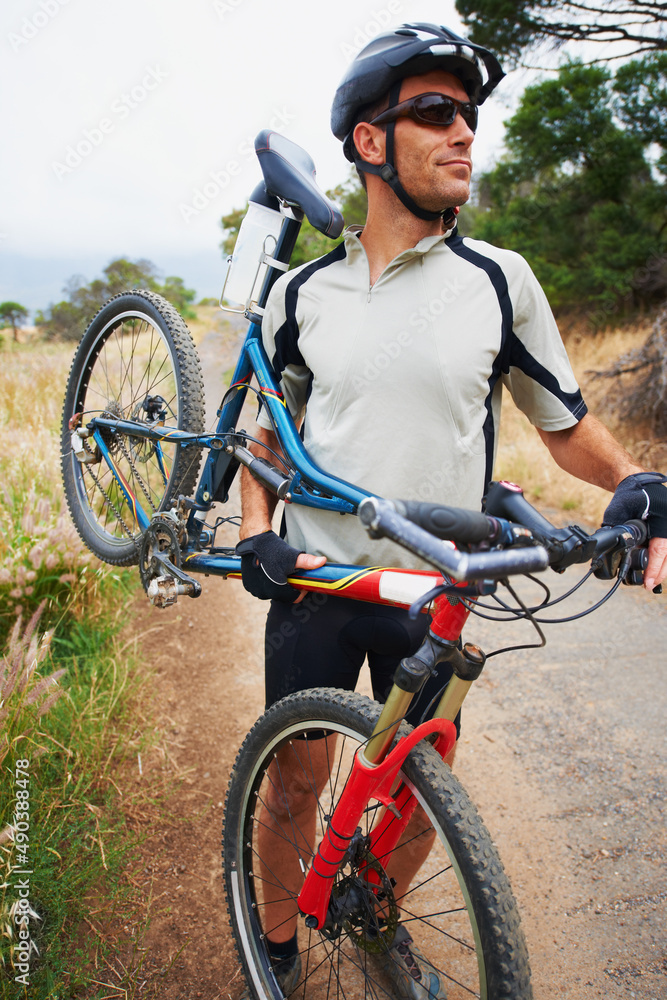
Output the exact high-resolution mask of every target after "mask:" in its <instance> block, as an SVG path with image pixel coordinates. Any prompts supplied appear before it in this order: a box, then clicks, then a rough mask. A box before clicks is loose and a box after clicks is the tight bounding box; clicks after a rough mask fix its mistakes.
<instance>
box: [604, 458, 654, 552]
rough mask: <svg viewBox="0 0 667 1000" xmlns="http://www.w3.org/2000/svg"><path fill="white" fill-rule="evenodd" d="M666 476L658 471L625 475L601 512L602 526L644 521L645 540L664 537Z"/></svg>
mask: <svg viewBox="0 0 667 1000" xmlns="http://www.w3.org/2000/svg"><path fill="white" fill-rule="evenodd" d="M665 482H667V476H663V475H662V474H661V473H660V472H637V473H635V474H634V475H632V476H626V478H625V479H623V480H622V481H621V482H620V483H619V484H618V486H617V487H616V492H615V493H614V495H613V497H612V499H611V502H610V504H609V506H608V507H607V509H606V511H605V512H604V517H603V519H602V523H603V524H623V523H624V522H625V521H629V520H634V519H641V520H642V521H646V524H647V527H648V532H649V538H655V537H658V538H667V489H665V487H664V485H663V483H665Z"/></svg>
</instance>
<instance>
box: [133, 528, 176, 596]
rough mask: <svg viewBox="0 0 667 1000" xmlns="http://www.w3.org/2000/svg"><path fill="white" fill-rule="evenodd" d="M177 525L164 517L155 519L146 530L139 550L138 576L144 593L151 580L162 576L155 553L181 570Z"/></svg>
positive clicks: (161, 567) (162, 572) (160, 566)
mask: <svg viewBox="0 0 667 1000" xmlns="http://www.w3.org/2000/svg"><path fill="white" fill-rule="evenodd" d="M180 534H181V532H180V531H179V528H178V525H177V524H176V523H175V522H174V521H172V520H171V518H166V517H155V518H153V520H152V521H151V523H150V524H149V525H148V527H147V528H146V531H145V532H144V534H143V536H142V539H141V548H140V550H139V574H140V576H141V583H142V585H143V588H144V590H145V591H148V586H149V584H150V582H151V580H154V579H156V578H157V577H161V576H164V566H163V564H162V563H161V562H159V561H158V560H157V559H156V558H155V553H156V552H159V553H160V554H161V555H166V556H167V558H168V559H169V561H170V562H171V563H173V565H174V566H176V568H177V569H180V568H181V544H180V538H179V535H180Z"/></svg>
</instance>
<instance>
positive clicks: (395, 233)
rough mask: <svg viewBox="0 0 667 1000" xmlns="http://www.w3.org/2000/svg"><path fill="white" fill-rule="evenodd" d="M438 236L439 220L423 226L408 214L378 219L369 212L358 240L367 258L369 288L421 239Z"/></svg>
mask: <svg viewBox="0 0 667 1000" xmlns="http://www.w3.org/2000/svg"><path fill="white" fill-rule="evenodd" d="M442 232H443V228H442V223H441V221H440V220H439V219H436V220H435V221H434V222H426V221H425V220H423V219H418V218H417V217H416V216H415V215H412V214H411V213H409V212H407V213H405V212H396V213H391V215H389V214H388V213H383V214H382V215H379V214H377V213H373V212H371V211H369V213H368V218H367V219H366V223H365V225H364V229H363V232H362V233H361V235H360V237H359V239H360V241H361V243H362V245H363V247H364V249H365V251H366V256H367V257H368V264H369V268H370V282H371V285H374V284H375V282H376V281H377V279H378V278H379V277H380V275H381V274H382V272H383V271H384V269H385V268H386V267H387V265H388V264H390V263H391V262H392V260H394V259H395V258H396V257H398V255H399V254H401V253H403V252H404V251H405V250H411V249H412V247H414V246H416V245H417V244H418V243H419V241H420V240H423V239H424V237H425V236H438V235H441V234H442Z"/></svg>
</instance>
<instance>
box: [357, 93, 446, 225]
mask: <svg viewBox="0 0 667 1000" xmlns="http://www.w3.org/2000/svg"><path fill="white" fill-rule="evenodd" d="M401 83H402V81H401V80H397V81H396V82H395V83H394V84H393V85H392V88H391V90H390V91H389V105H388V107H389V108H393V107H395V106H396V105H397V104H398V98H399V95H400V92H401ZM395 127H396V122H388V123H387V125H386V126H385V128H386V136H387V143H386V150H385V157H386V161H385V163H383V164H382V166H378V165H377V164H376V163H367V162H366V160H362V159H361V157H360V156H359V154H358V153H357V152H356V148H354V144H353V148H354V152H355V154H356V155H355V157H354V162H355V165H356V166H357V167H358V168H359V169H360V170H363V171H364V173H367V174H377V175H378V176H379V177H381V178H382V180H383V181H384V182H385V183H386V184H388V185H389V187H390V188H391V189H392V191H393V192H394V194H395V195H396V197H397V198H398V199H399V201H401V202H402V203H403V205H405V207H406V208H407V210H408V211H409V212H412V214H413V215H416V216H417V218H418V219H424V221H425V222H435V220H436V219H442V220H443V222H445V223H450V222H453V221H454V219H455V218H456V213H455V212H454V209H453V208H446V209H445V210H444V211H442V212H431V211H429V210H428V209H426V208H421V207H420V206H419V205H418V204H417V203H416V202H415V201H413V200H412V198H411V197H410V195H409V194H408V192H407V191H406V190H405V188H404V187H403V185H402V184H401V182H400V180H399V178H398V172H397V170H396V167H395V166H394V128H395Z"/></svg>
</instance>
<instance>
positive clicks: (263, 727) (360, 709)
mask: <svg viewBox="0 0 667 1000" xmlns="http://www.w3.org/2000/svg"><path fill="white" fill-rule="evenodd" d="M379 712H380V706H379V705H377V704H376V703H375V702H370V701H369V700H368V699H366V698H363V697H361V696H359V695H356V694H349V693H346V692H341V691H336V690H333V689H319V690H312V691H306V692H303V693H301V694H298V695H293V696H291V697H289V698H285V699H284V700H283V701H282V702H279V703H278V704H277V705H275V706H273V707H272V708H271V709H270V710H269V711H268V712H267V713H266V714H265V715H264V716H262V718H261V719H260V720H259V721H258V722H257V723H256V725H255V726H254V728H253V729H252V730H251V732H250V733H249V734H248V737H247V738H246V740H245V742H244V744H243V747H242V748H241V751H240V753H239V755H238V758H237V760H236V764H235V767H234V770H233V773H232V777H231V781H230V785H229V791H228V795H227V803H226V810H225V826H224V831H223V857H224V872H225V882H226V891H227V901H228V906H229V911H230V915H231V923H232V929H233V932H234V935H235V938H236V944H237V948H238V951H239V954H240V958H241V961H242V963H243V966H244V971H245V974H246V978H247V982H248V986H249V987H250V991H251V995H252V996H254V997H257V998H260V997H261V998H266V997H271V998H280V997H282V996H283V993H282V991H281V989H280V987H279V985H278V981H277V979H276V973H275V967H274V963H273V961H272V959H271V957H270V955H269V951H268V948H267V945H266V937H267V936H270V937H271V938H272V939H274V940H281V938H282V937H283V936H284V934H281V927H283V928H284V927H285V926H286V924H285V920H286V904H287V907H288V908H289V906H290V905H291V910H292V914H293V915H296V914H298V905H297V901H296V897H297V894H298V888H297V889H295V888H294V887H293V886H290V885H288V884H286V882H285V881H284V880H283V879H282V877H281V876H280V874H279V873H278V872H277V870H276V861H275V856H271V857H269V856H264V857H263V856H262V853H263V851H264V848H263V846H262V844H263V843H266V835H265V833H263V831H265V830H266V828H267V824H268V825H273V826H274V829H275V824H274V822H273V819H272V807H271V806H270V805H269V802H274V801H275V790H276V788H278V789H282V791H281V793H280V794H281V795H284V800H285V801H286V802H287V804H288V805H287V811H288V819H287V821H284V820H282V819H281V824H280V831H281V832H280V847H281V850H280V853H281V854H284V855H290V854H292V855H293V856H294V857H295V859H296V861H297V863H298V865H299V867H300V870H301V871H302V872H304V873H305V871H306V870H307V868H308V867H309V866H310V864H311V863H312V859H313V857H314V853H315V851H316V849H317V845H318V843H319V840H320V839H321V838H322V836H324V834H325V830H326V826H327V818H328V816H329V815H330V814H331V812H332V810H333V808H334V806H335V804H336V802H337V800H338V798H339V796H340V793H341V791H342V789H343V787H344V784H345V780H346V776H347V773H348V772H349V768H350V766H351V762H352V758H353V755H354V753H355V751H356V750H357V748H358V747H359V746H360V745H362V744H363V743H364V742H365V741H366V740H367V739H368V737H369V735H370V734H371V732H372V729H373V726H374V724H375V721H376V719H377V716H378V714H379ZM323 757H326V765H327V767H326V769H327V771H328V777H327V778H326V780H325V781H323V780H322V777H321V774H322V768H321V764H316V763H315V761H317V760H318V759H319V761H321V760H322V759H323ZM291 760H292V761H294V760H298V765H297V769H296V771H295V769H294V767H292V770H291V772H290V761H291ZM311 761H312V762H313V763H312V766H311V763H310V762H311ZM299 772H301V777H300V778H299V782H298V783H299V784H300V785H301V787H302V788H303V787H305V788H306V789H309V790H310V791H309V792H306V797H307V796H308V795H310V796H311V798H312V806H311V808H312V810H313V811H315V812H316V815H317V834H316V837H315V841H314V842H313V843H309V842H308V838H307V837H306V836H305V833H304V831H305V830H306V827H307V821H306V820H305V819H304V817H305V810H304V808H303V793H300V795H301V798H299V797H297V796H295V795H294V787H295V785H296V783H297V782H296V781H295V779H294V775H295V774H298V773H299ZM288 773H291V775H292V779H291V782H290V781H288V779H287V777H286V775H287V774H288ZM401 777H402V779H403V781H405V782H406V783H407V784H408V786H409V787H410V788H411V790H412V791H413V794H414V796H415V798H416V799H417V801H418V803H419V804H420V805H421V806H422V808H423V809H424V811H425V812H426V814H427V816H428V817H429V819H430V821H431V823H432V825H433V827H434V828H435V831H436V835H437V836H436V841H435V845H434V847H433V848H432V850H431V852H430V854H429V855H428V858H427V860H426V862H425V863H424V864H423V865H422V867H421V869H420V871H419V872H418V874H417V876H416V877H415V879H413V881H412V884H411V885H410V888H409V891H408V892H407V893H406V894H405V895H404V896H403V897H402V898H394V896H393V884H392V881H391V879H390V878H389V877H388V876H387V873H386V868H388V867H391V865H394V866H395V865H396V863H397V862H398V861H399V858H398V855H399V853H400V852H401V851H405V852H409V850H410V845H409V844H407V843H406V844H404V845H403V846H401V845H399V847H398V848H397V849H396V851H395V852H394V858H393V859H392V861H391V864H390V862H389V859H387V858H386V857H385V858H382V859H378V858H373V857H370V856H369V855H368V853H366V854H364V848H363V838H364V836H365V835H366V834H367V833H368V832H369V830H370V829H371V828H372V826H373V823H374V821H375V819H376V817H377V814H378V811H379V807H378V803H377V802H375V801H372V802H371V803H370V804H369V805H368V807H367V809H366V812H365V815H364V818H363V820H362V828H361V833H360V837H359V844H360V848H359V850H358V851H356V853H354V854H353V855H352V856H351V857H350V859H349V861H348V863H346V864H345V865H344V866H343V867H342V868H341V870H340V871H339V873H338V876H337V879H336V882H335V883H334V887H333V890H332V895H331V903H330V907H329V921H328V923H329V925H328V927H327V926H326V925H325V928H324V930H323V931H318V930H311V929H309V928H308V927H306V924H305V921H304V919H303V917H301V916H299V917H298V922H297V933H298V947H299V954H300V972H299V975H298V980H297V982H296V985H295V986H294V988H293V990H292V992H291V994H290V995H291V996H292V997H295V998H296V997H298V998H303V1000H305V998H307V1000H325V998H334V997H336V998H347V1000H353V998H354V1000H357V998H359V1000H360V998H371V997H372V998H375V997H384V998H387V997H394V996H395V995H396V991H395V987H394V985H393V983H392V980H391V977H390V976H388V975H387V972H386V968H385V969H383V967H382V966H383V963H384V964H385V965H386V958H385V956H386V953H387V948H390V947H391V942H392V939H393V935H394V933H395V930H396V920H397V918H398V917H400V920H401V922H402V924H403V926H405V927H406V928H407V929H408V930H409V932H410V934H411V936H412V938H413V940H414V942H415V944H416V945H417V946H418V948H419V949H420V950H421V951H422V953H423V954H424V955H425V956H426V958H427V959H428V961H429V962H430V963H432V965H433V967H434V969H435V970H436V973H437V976H438V977H439V979H440V983H441V987H442V988H444V989H445V990H446V993H447V997H448V1000H464V998H470V997H483V998H486V1000H529V998H530V997H532V991H531V986H530V971H529V966H528V958H527V953H526V946H525V941H524V938H523V933H522V931H521V927H520V924H519V916H518V912H517V908H516V903H515V901H514V897H513V896H512V892H511V889H510V886H509V882H508V880H507V876H506V875H505V873H504V871H503V867H502V864H501V862H500V860H499V858H498V855H497V852H496V850H495V848H494V846H493V844H492V842H491V839H490V837H489V834H488V832H487V830H486V828H485V827H484V824H483V823H482V821H481V819H480V817H479V815H478V814H477V811H476V810H475V807H474V806H473V804H472V803H471V802H470V800H469V799H468V797H467V795H466V793H465V791H464V790H463V788H462V787H461V785H460V784H459V782H458V781H457V779H456V778H455V777H454V775H453V774H452V773H451V771H450V770H449V768H448V767H447V766H446V765H445V764H444V763H443V762H442V760H441V758H440V757H439V756H438V755H437V753H436V752H435V751H434V750H433V748H432V747H430V746H428V745H426V744H423V745H419V746H418V747H417V748H416V749H415V750H414V751H413V752H412V753H411V754H410V755H409V757H408V758H407V760H406V762H405V766H404V770H403V771H402V773H401ZM319 789H322V791H321V792H320V790H319ZM292 803H293V804H292ZM263 838H264V839H263ZM264 853H265V854H266V853H267V852H266V851H264ZM348 853H350V852H348ZM369 869H370V870H371V871H372V872H373V875H372V876H371V878H370V879H369V877H368V872H369ZM394 870H395V868H394ZM364 872H365V876H364ZM371 883H374V884H371ZM378 886H380V892H378V889H377V887H378ZM289 901H291V903H290V902H289ZM376 917H378V918H379V919H376Z"/></svg>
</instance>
